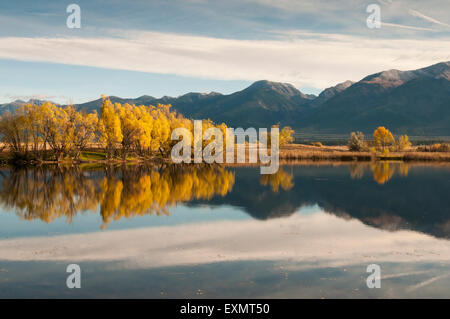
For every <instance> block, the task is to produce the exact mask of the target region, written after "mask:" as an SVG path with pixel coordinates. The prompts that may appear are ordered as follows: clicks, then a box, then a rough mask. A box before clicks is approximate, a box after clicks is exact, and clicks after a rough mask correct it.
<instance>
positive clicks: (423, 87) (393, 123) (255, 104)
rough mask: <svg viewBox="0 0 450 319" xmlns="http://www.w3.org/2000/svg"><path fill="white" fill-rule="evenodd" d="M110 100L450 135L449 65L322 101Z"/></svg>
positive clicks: (342, 88) (262, 97) (329, 92)
mask: <svg viewBox="0 0 450 319" xmlns="http://www.w3.org/2000/svg"><path fill="white" fill-rule="evenodd" d="M149 91H151V89H149ZM110 99H111V101H113V102H120V103H130V104H136V105H140V104H145V105H149V104H152V105H156V104H157V103H163V104H172V106H173V108H174V109H176V110H177V111H179V112H180V113H182V114H184V115H185V116H187V117H189V118H194V119H200V118H210V119H211V120H213V121H215V122H225V123H227V124H228V125H230V126H233V127H239V126H242V127H248V126H254V127H268V126H270V125H272V124H276V123H280V124H281V125H291V126H292V127H294V128H295V129H296V130H297V131H298V132H303V133H311V134H348V133H349V132H350V131H356V130H361V131H363V132H366V133H369V132H372V131H373V130H374V129H375V128H376V127H377V126H379V125H385V126H387V127H389V128H390V129H391V130H392V131H393V132H394V133H408V134H411V135H444V136H450V62H442V63H438V64H435V65H432V66H429V67H426V68H422V69H418V70H412V71H399V70H388V71H383V72H380V73H376V74H372V75H369V76H367V77H365V78H364V79H362V80H360V81H358V82H356V83H354V82H351V81H346V82H343V83H340V84H338V85H336V86H334V87H331V88H327V89H325V90H324V91H323V92H322V93H320V95H319V96H314V95H307V94H304V93H302V92H300V91H299V90H298V89H296V88H295V87H294V86H292V85H291V84H287V83H277V82H270V81H265V80H264V81H257V82H255V83H253V84H252V85H250V86H249V87H247V88H246V89H244V90H242V91H238V92H235V93H232V94H228V95H224V94H220V93H216V92H211V93H187V94H185V95H181V96H179V97H168V96H165V97H162V98H155V97H152V96H148V95H144V96H141V97H138V98H136V99H132V98H120V97H115V96H111V97H110ZM39 102H41V101H39ZM20 103H23V101H15V102H12V103H6V104H3V105H0V113H2V112H4V111H6V110H14V109H15V108H16V107H17V106H18V105H20ZM101 103H102V100H101V99H97V100H94V101H91V102H88V103H83V104H79V105H76V106H77V107H78V108H79V109H83V110H86V111H92V110H99V109H100V106H101Z"/></svg>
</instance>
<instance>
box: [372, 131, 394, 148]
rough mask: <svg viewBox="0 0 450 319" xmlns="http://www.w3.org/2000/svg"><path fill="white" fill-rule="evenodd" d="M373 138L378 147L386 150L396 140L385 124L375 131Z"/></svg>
mask: <svg viewBox="0 0 450 319" xmlns="http://www.w3.org/2000/svg"><path fill="white" fill-rule="evenodd" d="M373 138H374V140H375V144H376V145H377V147H378V149H379V150H381V151H383V152H385V151H386V150H388V147H389V146H391V145H393V144H394V142H395V139H394V136H393V135H392V133H391V132H390V131H389V130H388V129H387V128H385V127H384V126H380V127H378V128H377V129H376V130H375V132H373Z"/></svg>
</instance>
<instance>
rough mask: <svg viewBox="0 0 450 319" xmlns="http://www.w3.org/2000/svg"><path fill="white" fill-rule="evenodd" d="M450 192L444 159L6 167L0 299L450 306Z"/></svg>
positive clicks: (0, 189)
mask: <svg viewBox="0 0 450 319" xmlns="http://www.w3.org/2000/svg"><path fill="white" fill-rule="evenodd" d="M449 194H450V166H446V165H434V166H433V165H406V164H402V163H389V164H388V163H378V164H345V165H301V166H300V165H291V166H283V167H282V169H280V170H279V172H278V173H277V174H275V175H270V176H262V175H260V174H259V168H258V167H247V168H245V167H242V168H217V167H216V168H192V167H191V168H180V167H176V168H174V167H166V168H158V169H155V168H148V167H137V166H127V167H108V168H101V167H99V168H92V167H84V168H83V167H75V168H64V167H63V168H47V169H43V168H42V169H29V170H9V169H2V170H0V297H2V298H12V297H59V298H61V297H67V298H75V297H124V298H128V297H142V298H147V297H149V298H155V297H156V298H184V297H186V298H218V297H222V298H228V297H234V298H246V297H254V298H265V297H272V298H302V297H308V298H322V297H323V298H332V297H336V298H361V297H362V298H366V297H368V298H376V297H387V298H397V297H438V298H439V297H441V298H450V241H449V239H450V195H449ZM72 263H75V264H78V265H80V267H81V270H82V277H81V278H82V279H81V282H82V284H81V285H82V287H81V288H80V289H68V288H67V287H66V278H67V276H68V273H66V267H67V265H68V264H72ZM369 264H378V265H380V266H381V273H382V274H381V276H382V281H381V288H380V289H369V288H367V285H366V278H367V276H368V275H369V274H368V273H367V272H366V267H367V266H368V265H369Z"/></svg>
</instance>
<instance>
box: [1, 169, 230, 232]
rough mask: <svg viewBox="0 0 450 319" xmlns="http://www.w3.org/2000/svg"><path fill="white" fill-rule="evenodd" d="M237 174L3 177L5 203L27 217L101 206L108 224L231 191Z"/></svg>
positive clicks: (75, 172)
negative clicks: (112, 221)
mask: <svg viewBox="0 0 450 319" xmlns="http://www.w3.org/2000/svg"><path fill="white" fill-rule="evenodd" d="M233 184H234V174H233V173H232V172H230V171H227V170H226V169H224V168H220V167H201V168H195V167H187V168H186V167H185V168H183V167H177V168H173V167H169V168H166V169H161V170H156V169H152V168H148V167H126V168H122V167H121V168H108V169H107V170H106V173H105V171H103V170H101V171H99V170H97V171H83V170H81V169H80V168H70V169H55V170H44V169H34V170H29V171H26V170H19V171H13V172H11V173H10V175H9V176H5V177H4V179H3V185H2V188H1V190H0V201H1V202H2V204H3V205H4V206H5V207H6V208H8V209H11V208H14V209H15V210H16V212H17V214H18V215H20V216H21V217H22V218H24V219H27V220H32V219H37V218H39V219H41V220H43V221H45V222H47V223H49V222H51V221H53V220H55V219H57V218H59V217H62V216H66V217H67V218H68V220H69V221H70V220H71V219H72V217H73V216H74V215H76V214H77V213H79V212H84V211H92V212H96V210H97V207H99V209H100V214H101V216H102V219H103V222H104V224H107V223H109V222H110V221H111V220H119V219H120V218H122V217H126V218H128V217H133V216H136V215H145V214H156V215H160V214H169V212H168V208H169V207H171V206H174V205H176V204H177V203H181V202H185V201H189V200H192V199H209V198H211V197H212V196H214V195H221V196H224V195H226V194H227V193H228V192H229V191H230V190H231V189H232V187H233Z"/></svg>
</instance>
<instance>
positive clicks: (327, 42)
mask: <svg viewBox="0 0 450 319" xmlns="http://www.w3.org/2000/svg"><path fill="white" fill-rule="evenodd" d="M70 3H76V4H78V5H79V6H80V8H81V28H80V29H69V28H67V26H66V19H67V17H68V15H69V14H68V13H66V7H67V6H68V5H69V4H70ZM369 4H377V5H378V6H379V7H380V10H381V23H382V25H381V28H379V29H369V28H368V27H367V25H366V19H367V17H368V16H369V13H367V12H366V8H367V6H368V5H369ZM449 9H450V2H449V1H448V0H431V1H413V0H409V1H400V0H399V1H394V0H378V1H375V0H369V1H364V0H353V1H323V0H311V1H300V0H239V1H238V0H227V1H206V0H151V1H118V0H113V1H106V0H103V1H100V0H89V1H79V0H71V1H67V2H66V1H23V0H18V1H2V2H1V3H0V72H1V74H2V75H3V76H2V80H1V82H0V103H2V102H8V101H11V100H14V99H28V98H31V97H38V98H42V99H51V100H53V101H56V102H60V103H67V102H71V103H80V102H85V101H88V100H92V99H96V98H98V97H99V96H100V95H101V94H107V95H116V96H123V97H137V96H140V95H144V94H147V95H152V96H156V97H160V96H163V95H171V96H178V95H181V94H184V93H187V92H190V91H196V92H210V91H217V92H221V93H231V92H233V91H236V90H240V89H243V88H245V87H246V86H248V85H249V84H251V83H252V82H254V81H256V80H260V79H268V80H272V81H281V82H289V83H292V84H294V85H295V86H296V87H298V88H299V89H300V90H302V91H303V92H305V93H315V94H317V93H319V92H320V91H321V90H322V89H324V88H326V87H329V86H332V85H335V84H337V83H339V82H343V81H345V80H353V81H357V80H359V79H361V78H362V77H364V76H366V75H367V74H370V73H374V72H379V71H381V70H385V69H391V68H396V69H401V70H405V69H415V68H419V67H424V66H427V65H431V64H433V63H438V62H441V61H448V60H450V18H449V15H448V13H449V11H450V10H449Z"/></svg>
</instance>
